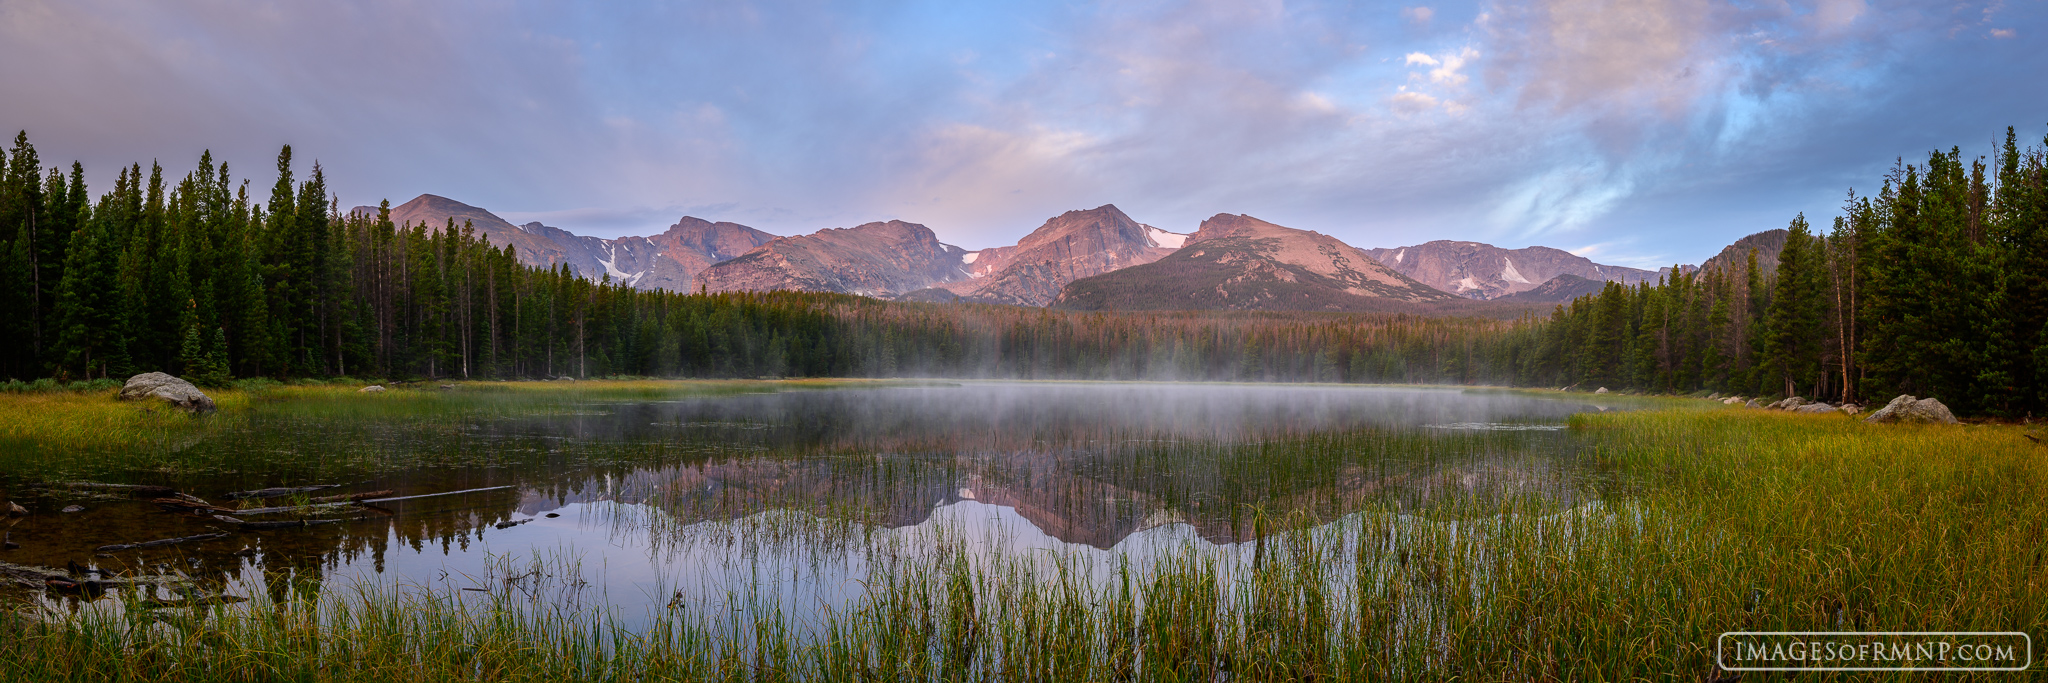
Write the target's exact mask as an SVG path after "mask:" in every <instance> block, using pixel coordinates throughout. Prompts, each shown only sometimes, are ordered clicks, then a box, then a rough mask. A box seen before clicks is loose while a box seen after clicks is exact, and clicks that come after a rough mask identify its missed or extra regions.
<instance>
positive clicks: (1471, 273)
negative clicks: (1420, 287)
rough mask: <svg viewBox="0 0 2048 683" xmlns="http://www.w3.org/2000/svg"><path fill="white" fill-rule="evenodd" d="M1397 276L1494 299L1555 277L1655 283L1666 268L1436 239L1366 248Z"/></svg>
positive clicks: (1561, 252)
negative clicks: (1605, 263) (1418, 242)
mask: <svg viewBox="0 0 2048 683" xmlns="http://www.w3.org/2000/svg"><path fill="white" fill-rule="evenodd" d="M1366 253H1367V254H1371V255H1372V257H1373V258H1375V259H1379V261H1380V262H1381V263H1384V264H1386V265H1387V266H1388V267H1390V268H1393V269H1394V270H1397V271H1400V272H1401V274H1403V275H1407V276H1409V277H1412V278H1415V279H1416V280H1419V281H1421V282H1422V283H1424V284H1427V285H1429V286H1431V287H1435V288H1437V289H1441V290H1443V291H1446V292H1451V293H1453V294H1457V295H1459V296H1462V297H1465V298H1468V299H1481V300H1485V299H1495V298H1499V297H1502V296H1506V295H1509V294H1514V293H1516V292H1526V291H1529V290H1532V289H1535V288H1536V287H1537V286H1538V285H1540V284H1543V283H1545V282H1548V281H1550V280H1551V279H1552V278H1555V277H1557V276H1559V275H1572V276H1575V277H1580V278H1585V279H1587V280H1592V281H1595V282H1608V281H1613V282H1620V283H1622V284H1625V285H1633V284H1636V283H1638V282H1651V283H1654V282H1656V281H1657V278H1658V277H1659V276H1664V275H1668V274H1669V273H1670V272H1671V269H1670V268H1663V269H1660V270H1656V271H1649V270H1642V269H1638V268H1626V267H1622V266H1608V265H1601V264H1598V263H1594V262H1593V261H1592V260H1591V259H1587V258H1585V257H1583V256H1575V255H1573V254H1572V253H1571V252H1568V251H1564V250H1562V249H1552V248H1550V247H1525V248H1522V249H1502V248H1500V247H1496V246H1493V245H1491V244H1483V243H1480V242H1457V241H1452V240H1438V241H1435V242H1429V243H1426V244H1418V245H1415V246H1410V247H1395V248H1392V249H1367V250H1366Z"/></svg>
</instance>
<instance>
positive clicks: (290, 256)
mask: <svg viewBox="0 0 2048 683" xmlns="http://www.w3.org/2000/svg"><path fill="white" fill-rule="evenodd" d="M1994 157H1995V158H1974V159H1966V158H1965V157H1964V156H1963V153H1962V152H1961V150H1960V149H1951V150H1950V151H1947V152H1936V153H1933V154H1931V155H1929V157H1928V158H1927V160H1926V162H1925V163H1924V164H1919V163H1915V164H1907V163H1904V162H1903V161H1901V162H1900V163H1898V164H1896V165H1895V166H1894V168H1893V169H1892V170H1891V172H1890V173H1889V174H1888V175H1886V176H1885V177H1884V178H1882V179H1881V183H1880V184H1879V185H1878V187H1879V190H1878V191H1877V192H1876V193H1874V194H1856V193H1854V192H1852V193H1851V194H1850V195H1849V197H1848V199H1847V201H1846V203H1845V204H1844V206H1843V209H1842V215H1841V216H1839V217H1837V218H1834V219H1833V221H1832V224H1831V225H1830V226H1829V227H1828V228H1827V229H1826V230H1817V229H1815V228H1814V227H1813V226H1811V225H1809V224H1808V223H1807V220H1806V218H1805V217H1804V216H1800V217H1796V218H1794V219H1792V221H1791V224H1790V227H1789V231H1790V235H1789V236H1788V238H1787V240H1786V244H1785V247H1784V251H1783V252H1782V253H1781V254H1780V255H1779V265H1778V267H1777V268H1776V269H1775V270H1767V269H1764V268H1759V267H1757V266H1756V259H1755V257H1754V255H1752V256H1751V258H1750V260H1749V263H1748V264H1747V265H1746V266H1745V267H1742V268H1740V269H1735V268H1710V269H1707V270H1704V271H1699V272H1692V273H1683V272H1678V271H1676V270H1674V274H1673V275H1672V276H1671V277H1670V278H1669V279H1667V280H1664V281H1660V282H1658V283H1656V284H1648V283H1645V284H1641V285H1637V286H1634V287H1626V286H1622V285H1619V284H1615V283H1609V284H1608V285H1607V286H1606V288H1605V290H1604V291H1602V292H1600V293H1599V294H1595V295H1589V296H1586V297H1582V298H1580V299H1578V300H1575V301H1572V302H1570V303H1569V304H1565V305H1560V306H1558V307H1557V308H1556V309H1555V310H1554V311H1553V312H1551V313H1550V314H1549V315H1547V316H1542V315H1525V316H1523V317H1521V318H1519V319H1514V320H1494V319H1483V318H1460V317H1431V316H1422V315H1414V314H1322V313H1281V312H1271V313H1260V312H1215V311H1188V312H1128V313H1096V312H1075V311H1062V310H1053V309H1037V308H1021V307H1012V306H997V305H982V304H931V303H911V302H887V301H879V300H874V299H867V298H861V297H855V296H849V295H841V294H828V293H806V292H768V293H751V294H711V295H702V294H686V293H678V292H666V291H641V290H636V289H632V288H630V287H625V286H621V285H618V284H614V283H612V282H610V281H609V280H598V281H592V280H588V279H584V278H582V277H580V276H578V275H576V274H574V273H572V272H570V270H569V269H568V268H567V267H566V266H560V265H558V266H554V267H536V266H528V265H524V264H522V263H521V262H520V261H519V258H518V255H517V254H516V253H515V252H514V251H513V250H512V249H511V248H510V247H499V246H494V245H492V244H489V243H488V242H487V241H485V240H484V239H482V238H481V236H479V235H477V234H476V233H475V232H474V231H473V230H472V229H470V227H469V226H466V225H455V224H453V223H452V222H451V223H449V224H444V225H395V224H393V222H392V220H391V218H390V212H389V203H388V202H386V203H385V204H384V205H383V208H382V209H381V210H380V211H378V212H376V213H375V214H364V213H344V212H342V211H341V210H340V204H339V201H338V200H337V199H336V198H335V197H333V196H332V195H331V193H330V192H329V190H328V187H327V180H326V177H325V175H324V174H323V172H322V171H321V169H320V167H319V166H318V165H317V164H314V165H312V167H311V168H310V170H309V171H307V172H306V174H305V175H304V177H303V178H301V177H300V176H299V175H298V172H297V169H295V167H294V164H293V157H292V150H291V148H289V147H286V148H284V149H283V151H282V152H281V153H280V154H279V155H278V159H277V169H276V178H275V182H274V183H273V184H272V185H271V187H270V190H269V192H268V196H267V197H258V196H255V193H252V190H251V187H250V182H249V181H247V180H238V179H236V178H235V177H233V176H232V175H231V174H230V173H229V170H228V168H227V166H226V164H218V163H216V162H215V160H214V159H213V158H212V157H211V155H210V154H207V155H202V156H201V158H200V159H199V162H198V165H197V167H196V168H194V169H193V170H191V171H190V172H187V173H185V174H184V175H183V176H182V177H178V178H176V179H174V180H173V179H167V178H166V177H165V173H164V170H163V169H162V168H161V167H160V166H158V165H155V164H152V165H151V166H150V167H148V168H144V167H143V166H141V165H140V164H136V165H131V166H129V167H128V168H126V169H121V170H120V172H119V173H118V177H117V179H116V180H115V183H114V187H113V189H112V190H111V191H108V192H105V193H102V194H100V195H99V196H98V197H96V198H95V197H93V196H92V195H91V194H90V192H89V191H88V189H87V188H86V185H85V170H84V168H83V167H82V166H81V165H80V164H78V163H76V162H74V163H72V164H70V166H69V167H68V168H66V167H59V166H47V167H46V166H45V165H44V162H43V160H42V159H41V157H40V156H39V155H38V153H37V151H36V149H35V147H34V146H33V145H31V144H30V143H29V140H28V137H27V134H26V133H25V132H24V133H22V134H19V135H17V136H16V137H15V140H14V143H13V146H12V148H11V149H7V150H0V326H4V329H0V378H11V379H13V380H17V381H16V382H13V383H11V384H9V385H8V386H21V383H20V382H19V381H20V380H32V379H37V378H44V379H48V380H54V381H56V382H67V381H78V380H86V379H94V378H115V379H119V378H123V377H126V376H127V375H129V374H132V373H136V372H146V371H150V370H161V371H165V372H170V373H173V374H177V375H180V376H183V377H185V378H187V379H190V380H192V381H194V382H195V383H198V384H201V385H202V386H221V385H224V384H227V383H229V382H231V381H234V380H236V379H246V378H271V379H280V380H282V379H298V378H335V377H376V378H393V379H406V378H419V379H439V378H466V379H513V378H552V377H560V376H570V377H601V376H620V375H629V376H653V377H820V376H839V377H901V376H928V377H955V378H997V377H1000V378H1036V379H1181V380H1228V381H1312V382H1380V383H1449V384H1495V385H1514V386H1541V387H1553V388H1557V387H1577V388H1581V389H1592V388H1595V387H1607V388H1609V389H1613V390H1636V391H1643V392H1656V393H1679V394H1685V393H1699V392H1723V393H1730V394H1741V395H1745V396H1766V397H1768V396H1787V395H1799V396H1803V397H1806V398H1809V399H1821V400H1830V401H1873V400H1884V399H1887V398H1889V397H1890V396H1892V395H1895V394H1898V393H1912V394H1914V395H1917V396H1935V397H1939V398H1940V399H1941V400H1942V401H1943V402H1944V403H1947V404H1948V405H1949V406H1950V407H1952V408H1953V409H1954V410H1955V411H1956V412H1957V413H1959V414H1974V415H1993V416H2009V417H2020V416H2027V415H2035V414H2042V413H2044V412H2048V388H2044V386H2043V385H2044V382H2043V381H2042V380H2043V379H2048V140H2044V141H2043V145H2042V146H2028V147H2025V148H2022V146H2021V145H2020V144H2019V142H2018V137H2017V134H2016V132H2014V131H2013V130H2012V129H2008V130H2007V132H2006V137H2005V142H2004V145H2003V147H2002V148H2001V149H1999V150H1996V151H1995V153H1994Z"/></svg>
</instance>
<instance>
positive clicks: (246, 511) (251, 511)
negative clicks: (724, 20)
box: [222, 501, 359, 515]
mask: <svg viewBox="0 0 2048 683" xmlns="http://www.w3.org/2000/svg"><path fill="white" fill-rule="evenodd" d="M356 507H359V506H357V505H356V504H355V503H354V502H353V501H349V502H341V503H313V504H310V505H281V506H278V507H268V508H243V509H241V510H223V511H222V512H229V513H234V514H237V515H274V514H277V513H280V512H326V511H334V510H351V509H355V508H356Z"/></svg>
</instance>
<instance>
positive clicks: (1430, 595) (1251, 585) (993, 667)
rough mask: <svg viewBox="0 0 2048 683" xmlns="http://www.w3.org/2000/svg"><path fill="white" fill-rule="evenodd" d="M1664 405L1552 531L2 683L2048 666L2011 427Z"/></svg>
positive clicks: (246, 648) (1306, 509)
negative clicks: (2014, 652)
mask: <svg viewBox="0 0 2048 683" xmlns="http://www.w3.org/2000/svg"><path fill="white" fill-rule="evenodd" d="M514 390H519V389H514ZM1663 405H1666V406H1669V407H1665V408H1662V409H1657V410H1648V411H1641V412H1630V413H1613V414H1595V415H1580V416H1577V417H1575V418H1573V420H1572V429H1573V431H1574V432H1575V433H1576V434H1577V435H1579V437H1581V441H1582V442H1583V444H1584V446H1583V449H1582V451H1581V452H1580V457H1583V458H1590V459H1592V460H1594V461H1596V462H1597V464H1599V465H1600V466H1601V467H1605V468H1609V469H1610V470H1611V471H1612V472H1613V473H1614V474H1615V476H1616V477H1618V478H1619V479H1620V480H1621V481H1623V482H1625V484H1626V485H1625V486H1623V487H1622V488H1621V489H1618V490H1617V491H1615V492H1613V493H1612V494H1611V495H1609V496H1607V497H1605V498H1603V500H1602V501H1601V502H1599V503H1591V504H1581V505H1575V506H1571V507H1566V508H1563V509H1560V508H1559V506H1558V505H1556V504H1554V502H1552V501H1549V500H1546V499H1543V498H1541V497H1537V496H1518V495H1507V496H1493V497H1483V496H1443V497H1437V498H1432V499H1428V500H1425V501H1421V502H1419V503H1415V502H1407V503H1404V502H1401V501H1397V500H1391V499H1387V498H1364V499H1360V500H1358V501H1355V502H1354V503H1353V504H1352V505H1351V506H1350V508H1351V510H1350V512H1349V514H1346V515H1344V516H1342V517H1339V518H1334V519H1333V518H1332V517H1331V516H1330V513H1328V512H1327V511H1324V510H1323V509H1322V508H1319V507H1317V506H1294V508H1293V511H1291V512H1285V513H1279V512H1275V513H1270V514H1269V513H1261V512H1258V511H1251V512H1247V513H1245V514H1246V516H1247V517H1249V518H1250V522H1249V525H1250V526H1251V527H1252V528H1253V529H1254V533H1253V535H1254V536H1256V537H1257V538H1258V539H1259V540H1258V541H1257V542H1256V543H1255V544H1253V546H1252V548H1250V549H1248V550H1247V551H1245V552H1242V553H1241V552H1238V551H1236V550H1231V549H1229V547H1227V546H1226V547H1218V546H1210V545H1207V544H1202V543H1194V544H1187V545H1184V546H1175V547H1168V548H1163V549H1158V552H1157V553H1156V554H1153V555H1150V556H1148V557H1149V559H1144V560H1143V561H1133V562H1132V563H1131V564H1128V565H1123V566H1116V567H1100V566H1096V567H1090V566H1087V565H1086V563H1085V562H1082V561H1080V560H1077V559H1075V558H1074V557H1042V556H1036V555H1029V554H1011V553H1007V552H1004V551H1001V550H977V548H983V547H984V546H980V545H976V544H971V543H967V542H965V541H966V539H960V538H957V537H955V538H951V539H950V540H948V541H946V542H942V543H939V544H938V545H937V548H938V549H937V550H936V551H934V552H926V553H918V554H905V553H903V552H902V549H901V548H895V547H892V546H887V545H886V544H883V545H881V546H873V547H870V548H869V550H868V552H869V553H870V559H871V560H873V561H874V564H875V567H876V570H875V571H874V573H873V574H872V575H871V576H870V577H869V579H868V582H867V584H866V587H865V591H864V593H863V595H862V597H861V598H860V599H859V600H858V601H856V603H854V604H853V605H851V606H849V607H848V608H846V609H844V610H840V611H836V612H831V613H827V614H825V615H823V616H822V617H820V616H818V615H815V614H784V613H780V612H777V611H775V610H773V609H744V610H740V611H732V612H723V613H719V614H712V615H700V614H693V613H688V612H687V611H683V610H670V611H669V612H667V613H666V614H664V615H663V616H662V618H660V619H658V620H657V621H656V622H655V625H654V626H653V627H651V628H648V629H644V630H638V631H630V630H627V629H624V628H621V627H618V626H617V625H616V621H615V620H614V615H608V614H605V613H603V612H602V611H598V610H594V609H588V608H582V607H578V606H577V605H576V604H574V603H573V601H572V602H569V603H563V602H560V601H548V600H533V599H531V598H530V596H529V597H528V598H521V597H520V596H519V595H517V594H514V593H512V592H511V591H505V592H504V593H503V594H499V593H493V594H491V595H490V596H489V597H488V599H485V600H483V601H481V602H470V603H464V602H461V601H459V600H457V599H456V598H457V597H458V596H454V595H450V594H446V593H441V592H436V591H435V590H431V589H425V588H391V587H372V586H365V587H361V588H358V589H356V590H354V591H338V592H337V591H330V592H329V593H326V594H319V593H317V592H315V591H312V590H309V589H297V590H294V589H290V588H285V589H282V590H278V591H272V592H271V593H274V594H276V595H278V596H281V597H279V598H269V597H266V598H265V599H262V600H259V601H257V602H255V603H251V604H249V605H244V606H237V607H223V608H210V609H201V610H157V611H155V612H154V613H152V612H149V611H146V610H141V609H130V610H125V611H122V610H115V611H114V613H112V614H109V615H102V616H98V617H93V616H82V615H77V614H55V615H52V614H49V613H40V614H36V613H26V612H24V613H17V614H14V615H12V616H10V617H7V618H9V619H12V620H13V621H14V622H15V623H13V624H7V625H0V633H7V634H10V635H9V636H8V637H6V638H0V677H5V678H7V679H9V680H223V681H244V680H252V681H253V680H306V681H345V680H451V679H465V680H468V679H474V680H496V681H567V680H620V681H624V680H735V681H737V680H745V681H774V680H832V681H837V680H846V681H852V680H934V681H945V680H1017V681H1064V680H1144V681H1210V680H1221V678H1219V674H1227V678H1228V680H1234V681H1253V680H1382V679H1409V680H1451V679H1458V680H1530V681H1549V680H1558V681H1590V680H1686V681H1692V680H1701V679H1705V678H1711V677H1713V676H1715V675H1716V672H1715V670H1714V667H1713V663H1712V656H1713V655H1712V651H1711V648H1712V647H1713V643H1714V638H1715V636H1716V635H1717V634H1719V633H1721V632H1723V631H1732V630H1752V631H1773V630H1782V631H1854V630H1917V631H1948V630H1957V631H2010V630H2020V631H2027V632H2029V633H2031V634H2032V635H2033V636H2034V638H2035V640H2036V641H2037V642H2040V641H2043V640H2044V638H2048V626H2044V625H2048V562H2044V548H2048V546H2044V543H2043V540H2042V539H2044V538H2048V496H2043V495H2041V492H2042V491H2044V490H2048V448H2043V447H2041V446H2037V445H2035V444H2033V443H2031V442H2029V441H2027V440H2025V439H2023V438H2022V437H2021V431H2022V429H2021V428H2019V427H2014V426H1997V425H1968V426H1869V425H1864V424H1861V423H1860V422H1857V421H1855V420H1854V419H1852V418H1848V417H1844V416H1838V415H1818V416H1810V415H1791V414H1783V413H1767V412H1763V411H1755V410H1742V409H1732V408H1724V407H1722V406H1719V405H1718V404H1707V405H1702V404H1700V403H1697V402H1691V403H1688V402H1679V401H1671V402H1668V403H1665V404H1663ZM1304 447H1305V448H1307V447H1313V448H1317V449H1322V448H1328V447H1330V446H1329V444H1324V445H1322V446H1314V445H1313V444H1311V446H1304ZM1290 467H1303V468H1305V467H1306V466H1305V465H1295V466H1290ZM1302 476H1306V475H1302ZM1333 481H1335V480H1333ZM1331 485H1332V486H1334V485H1335V484H1331ZM778 519H785V520H786V518H778ZM775 523H776V524H784V525H787V524H788V522H787V521H778V522H775ZM825 526H833V525H831V524H829V523H827V524H826V525H825ZM833 528H843V525H841V526H834V527H833ZM778 533H781V534H784V535H785V536H789V537H801V536H802V534H803V532H802V530H801V529H794V530H792V529H788V528H784V529H782V530H781V531H779V532H778ZM853 536H858V534H853ZM735 561H744V560H743V559H742V560H735ZM2037 658H2038V657H2037ZM2036 666H2037V669H2038V667H2040V666H2041V665H2039V664H2037V665H2036ZM2004 676H2005V675H2004V674H1975V675H1968V674H1952V675H1947V676H1944V677H1943V680H2004V678H2003V677H2004ZM1790 678H1794V679H1811V680H1867V679H1872V678H1876V679H1880V680H1885V679H1889V680H1909V679H1911V680H1920V679H1922V678H1924V676H1921V677H1913V676H1909V675H1896V676H1891V677H1889V678H1887V677H1886V676H1882V675H1873V674H1853V675H1839V674H1838V675H1818V674H1809V675H1806V676H1804V677H1796V676H1795V677H1790Z"/></svg>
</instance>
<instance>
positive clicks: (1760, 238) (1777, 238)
mask: <svg viewBox="0 0 2048 683" xmlns="http://www.w3.org/2000/svg"><path fill="white" fill-rule="evenodd" d="M1791 234H1792V233H1790V232H1788V231H1786V230H1785V229H1784V228H1779V229H1777V230H1765V231H1763V232H1759V233H1756V234H1754V235H1750V236H1748V237H1744V238H1742V239H1739V240H1735V243H1734V244H1730V245H1728V246H1726V247H1723V248H1722V249H1721V253H1719V254H1715V255H1714V257H1713V258H1710V259H1707V262H1706V263H1703V264H1700V269H1701V270H1707V269H1710V268H1711V269H1718V270H1722V271H1724V272H1729V273H1734V274H1736V275H1738V276H1739V275H1741V274H1742V272H1743V269H1744V268H1748V267H1749V251H1750V250H1751V249H1755V250H1756V268H1757V270H1761V271H1763V272H1764V274H1765V275H1769V274H1771V273H1775V272H1778V252H1782V251H1784V250H1785V238H1786V237H1787V236H1789V235H1791Z"/></svg>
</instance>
